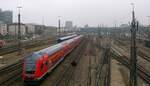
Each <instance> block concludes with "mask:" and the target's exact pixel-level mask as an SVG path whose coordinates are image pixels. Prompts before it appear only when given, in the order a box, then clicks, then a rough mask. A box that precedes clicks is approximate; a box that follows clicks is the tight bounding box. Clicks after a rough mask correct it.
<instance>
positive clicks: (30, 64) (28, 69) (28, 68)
mask: <svg viewBox="0 0 150 86" xmlns="http://www.w3.org/2000/svg"><path fill="white" fill-rule="evenodd" d="M35 68H36V65H35V64H32V63H27V64H26V71H33V70H35Z"/></svg>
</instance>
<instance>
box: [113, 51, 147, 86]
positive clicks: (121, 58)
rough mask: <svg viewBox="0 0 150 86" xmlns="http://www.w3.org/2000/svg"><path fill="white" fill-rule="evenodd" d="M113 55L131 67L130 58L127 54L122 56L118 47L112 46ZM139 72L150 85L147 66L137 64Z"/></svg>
mask: <svg viewBox="0 0 150 86" xmlns="http://www.w3.org/2000/svg"><path fill="white" fill-rule="evenodd" d="M111 55H112V57H114V58H115V59H116V60H117V61H119V62H120V63H122V64H123V65H125V66H126V67H127V68H129V69H130V68H131V66H130V63H129V59H128V58H127V57H126V56H122V55H121V54H120V53H119V52H118V51H117V50H116V49H114V48H112V53H111ZM137 73H138V75H139V76H140V77H141V78H142V79H143V80H144V81H145V82H146V83H148V84H149V85H150V74H149V72H148V71H147V70H145V68H143V67H142V66H141V65H139V64H137Z"/></svg>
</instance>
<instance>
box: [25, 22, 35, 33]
mask: <svg viewBox="0 0 150 86" xmlns="http://www.w3.org/2000/svg"><path fill="white" fill-rule="evenodd" d="M26 33H35V24H26Z"/></svg>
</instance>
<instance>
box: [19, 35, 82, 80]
mask: <svg viewBox="0 0 150 86" xmlns="http://www.w3.org/2000/svg"><path fill="white" fill-rule="evenodd" d="M82 37H83V36H82V35H79V36H77V37H75V38H72V39H69V40H66V41H64V42H61V43H58V44H56V45H53V46H51V47H48V48H45V49H42V50H40V51H37V52H34V53H32V54H30V55H28V56H26V57H25V58H24V61H23V72H22V78H23V80H24V82H32V81H38V80H40V79H41V78H43V76H44V75H45V74H46V73H48V72H50V71H51V70H53V69H54V68H55V67H56V66H57V65H58V64H59V63H60V62H61V61H62V60H63V59H64V57H65V56H66V55H67V54H68V53H70V52H71V51H72V50H73V49H74V48H75V47H76V46H77V45H79V43H80V42H81V40H82Z"/></svg>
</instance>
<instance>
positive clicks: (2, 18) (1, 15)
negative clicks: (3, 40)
mask: <svg viewBox="0 0 150 86" xmlns="http://www.w3.org/2000/svg"><path fill="white" fill-rule="evenodd" d="M12 21H13V12H12V11H2V10H1V9H0V22H1V23H6V24H10V23H12Z"/></svg>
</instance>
